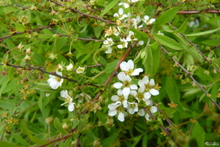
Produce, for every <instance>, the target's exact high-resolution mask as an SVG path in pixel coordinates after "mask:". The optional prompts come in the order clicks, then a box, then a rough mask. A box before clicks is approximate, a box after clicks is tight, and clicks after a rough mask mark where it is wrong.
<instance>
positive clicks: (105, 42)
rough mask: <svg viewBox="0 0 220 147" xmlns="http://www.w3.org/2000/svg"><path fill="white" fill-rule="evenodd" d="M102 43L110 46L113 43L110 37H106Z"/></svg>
mask: <svg viewBox="0 0 220 147" xmlns="http://www.w3.org/2000/svg"><path fill="white" fill-rule="evenodd" d="M103 44H104V45H106V46H112V45H113V44H114V42H113V40H112V38H107V39H106V40H104V41H103Z"/></svg>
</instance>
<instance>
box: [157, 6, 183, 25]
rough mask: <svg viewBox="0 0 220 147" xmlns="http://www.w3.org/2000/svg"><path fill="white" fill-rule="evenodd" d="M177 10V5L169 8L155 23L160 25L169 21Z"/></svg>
mask: <svg viewBox="0 0 220 147" xmlns="http://www.w3.org/2000/svg"><path fill="white" fill-rule="evenodd" d="M178 11H179V8H178V7H175V8H172V9H169V10H168V11H166V12H164V13H163V14H162V15H161V16H160V17H159V18H158V19H157V21H156V25H157V26H160V25H163V24H165V23H167V22H169V21H171V20H172V19H173V18H174V17H175V16H176V14H177V12H178Z"/></svg>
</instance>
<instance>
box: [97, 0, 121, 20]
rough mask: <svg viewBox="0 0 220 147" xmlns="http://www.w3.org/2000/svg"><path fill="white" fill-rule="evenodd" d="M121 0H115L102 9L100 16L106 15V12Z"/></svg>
mask: <svg viewBox="0 0 220 147" xmlns="http://www.w3.org/2000/svg"><path fill="white" fill-rule="evenodd" d="M118 1H119V0H113V1H112V2H111V3H109V4H108V6H106V7H105V9H104V10H103V11H102V13H101V14H100V16H101V17H102V16H104V15H105V14H106V13H108V11H109V10H110V9H112V8H113V7H114V6H115V5H116V4H117V3H118Z"/></svg>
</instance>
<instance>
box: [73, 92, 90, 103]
mask: <svg viewBox="0 0 220 147" xmlns="http://www.w3.org/2000/svg"><path fill="white" fill-rule="evenodd" d="M75 98H76V99H78V101H79V103H82V102H83V100H86V101H90V100H91V96H90V95H88V94H86V93H80V94H78V95H77V96H76V97H75Z"/></svg>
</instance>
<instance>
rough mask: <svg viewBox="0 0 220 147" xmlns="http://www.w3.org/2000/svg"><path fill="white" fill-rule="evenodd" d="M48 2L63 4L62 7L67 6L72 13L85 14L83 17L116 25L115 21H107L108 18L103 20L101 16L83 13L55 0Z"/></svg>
mask: <svg viewBox="0 0 220 147" xmlns="http://www.w3.org/2000/svg"><path fill="white" fill-rule="evenodd" d="M50 2H52V3H55V4H56V5H59V6H63V7H65V8H67V9H69V10H71V11H72V12H74V13H79V14H80V15H83V16H85V17H90V18H94V19H96V20H100V21H103V22H105V23H107V24H113V25H116V23H114V22H111V21H109V20H105V19H103V18H101V17H96V16H93V15H89V14H86V13H83V12H81V11H79V10H77V8H74V9H73V8H70V7H67V6H66V5H63V4H61V3H58V2H55V1H53V0H50Z"/></svg>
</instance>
